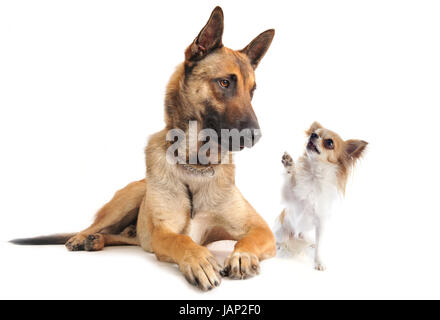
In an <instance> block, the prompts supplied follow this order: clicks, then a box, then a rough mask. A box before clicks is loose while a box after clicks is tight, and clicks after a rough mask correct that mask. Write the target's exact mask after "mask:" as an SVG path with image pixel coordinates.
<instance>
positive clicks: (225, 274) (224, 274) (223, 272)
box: [220, 267, 229, 277]
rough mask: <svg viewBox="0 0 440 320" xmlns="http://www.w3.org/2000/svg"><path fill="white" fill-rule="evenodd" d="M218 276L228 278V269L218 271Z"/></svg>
mask: <svg viewBox="0 0 440 320" xmlns="http://www.w3.org/2000/svg"><path fill="white" fill-rule="evenodd" d="M220 275H221V276H222V277H228V276H229V268H228V267H226V268H224V269H222V270H220Z"/></svg>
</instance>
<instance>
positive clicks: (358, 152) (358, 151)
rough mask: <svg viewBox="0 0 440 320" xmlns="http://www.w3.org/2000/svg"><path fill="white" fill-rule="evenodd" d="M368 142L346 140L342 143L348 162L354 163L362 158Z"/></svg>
mask: <svg viewBox="0 0 440 320" xmlns="http://www.w3.org/2000/svg"><path fill="white" fill-rule="evenodd" d="M367 145H368V142H366V141H363V140H347V141H345V143H344V151H345V155H346V157H347V159H348V160H350V161H353V162H355V161H356V160H358V159H359V158H360V157H362V155H363V153H364V151H365V148H366V147H367Z"/></svg>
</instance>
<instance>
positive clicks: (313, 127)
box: [306, 121, 323, 136]
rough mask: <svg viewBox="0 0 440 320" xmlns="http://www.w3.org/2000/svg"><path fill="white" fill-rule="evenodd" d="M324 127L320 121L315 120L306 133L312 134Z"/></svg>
mask: <svg viewBox="0 0 440 320" xmlns="http://www.w3.org/2000/svg"><path fill="white" fill-rule="evenodd" d="M322 128H323V126H322V125H321V124H320V123H319V122H318V121H315V122H313V123H312V125H311V126H310V128H309V129H308V130H307V131H306V135H307V136H310V135H311V134H312V133H313V132H315V131H316V130H318V129H322Z"/></svg>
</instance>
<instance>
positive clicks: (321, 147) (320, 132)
mask: <svg viewBox="0 0 440 320" xmlns="http://www.w3.org/2000/svg"><path fill="white" fill-rule="evenodd" d="M306 135H307V145H306V155H307V156H308V157H309V158H310V159H315V160H319V161H321V162H326V163H330V164H334V165H337V166H338V176H339V185H340V187H341V189H342V190H345V184H346V179H347V176H348V173H349V172H350V168H352V167H353V166H354V165H355V163H356V162H357V160H359V159H360V158H361V157H362V156H363V154H364V153H365V149H366V147H367V145H368V142H366V141H363V140H355V139H350V140H343V139H342V138H341V137H340V136H339V135H338V134H337V133H336V132H333V131H331V130H329V129H326V128H324V127H323V126H322V125H321V124H319V123H318V122H314V123H313V124H312V125H311V126H310V128H309V129H308V130H307V131H306Z"/></svg>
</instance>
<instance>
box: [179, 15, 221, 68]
mask: <svg viewBox="0 0 440 320" xmlns="http://www.w3.org/2000/svg"><path fill="white" fill-rule="evenodd" d="M222 35H223V10H222V8H220V7H216V8H215V9H214V10H213V11H212V13H211V17H209V20H208V22H207V23H206V25H205V26H204V27H203V29H202V30H201V31H200V33H199V35H198V36H197V37H196V38H195V39H194V41H193V43H191V45H190V46H189V47H188V48H187V49H186V51H185V60H186V61H187V62H190V61H197V60H200V59H203V58H204V57H205V56H206V55H207V54H209V53H210V52H211V51H212V50H214V49H217V48H221V47H222V46H223V44H222Z"/></svg>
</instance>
